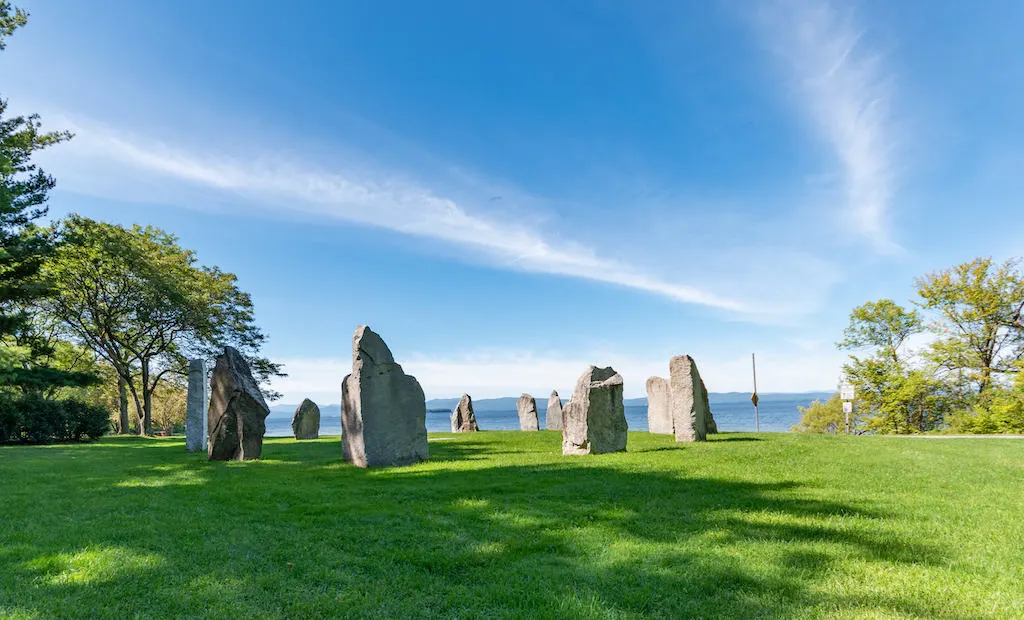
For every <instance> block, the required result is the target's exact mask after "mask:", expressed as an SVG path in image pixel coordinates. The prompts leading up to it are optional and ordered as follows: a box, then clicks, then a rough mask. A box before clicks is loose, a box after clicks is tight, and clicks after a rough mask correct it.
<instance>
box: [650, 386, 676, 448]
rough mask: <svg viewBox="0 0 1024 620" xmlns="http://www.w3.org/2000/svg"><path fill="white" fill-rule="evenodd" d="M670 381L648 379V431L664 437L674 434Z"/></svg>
mask: <svg viewBox="0 0 1024 620" xmlns="http://www.w3.org/2000/svg"><path fill="white" fill-rule="evenodd" d="M668 395H669V389H668V380H667V379H663V378H661V377H650V378H649V379H647V430H648V431H650V432H652V433H659V434H662V435H671V434H672V411H671V410H670V409H669V404H668V401H669V396H668Z"/></svg>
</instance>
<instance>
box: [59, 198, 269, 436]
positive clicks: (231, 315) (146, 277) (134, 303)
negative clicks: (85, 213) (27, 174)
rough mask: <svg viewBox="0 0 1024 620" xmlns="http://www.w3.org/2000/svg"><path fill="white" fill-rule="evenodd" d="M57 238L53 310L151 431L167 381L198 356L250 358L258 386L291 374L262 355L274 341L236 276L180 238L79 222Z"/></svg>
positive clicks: (72, 220)
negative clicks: (267, 341) (109, 372)
mask: <svg viewBox="0 0 1024 620" xmlns="http://www.w3.org/2000/svg"><path fill="white" fill-rule="evenodd" d="M53 234H54V236H55V238H56V240H57V245H56V249H55V250H54V252H53V255H52V256H51V257H50V259H49V260H48V261H47V263H46V265H45V268H44V274H45V275H46V277H47V278H48V279H49V280H50V281H51V282H52V283H53V286H54V288H55V291H56V295H54V296H53V297H52V298H51V299H50V300H49V301H48V302H47V306H46V307H47V310H48V312H49V314H50V315H51V316H53V317H55V318H57V319H58V320H59V321H61V322H62V323H63V325H64V326H65V327H66V330H67V333H68V335H69V336H70V337H72V338H73V339H75V340H76V341H78V342H79V343H81V344H82V345H83V346H86V347H89V348H90V349H92V350H94V351H96V353H97V354H99V355H100V356H101V357H103V359H104V360H105V361H106V362H108V363H109V364H110V365H111V366H112V367H113V368H114V370H115V371H116V372H117V373H118V375H119V376H120V377H121V378H122V379H123V380H124V382H125V383H126V385H127V387H128V390H129V392H130V393H131V395H132V398H133V400H134V401H135V404H136V410H137V412H138V413H139V416H140V419H141V424H140V426H139V428H140V429H141V431H142V432H145V433H149V432H151V431H152V410H153V408H152V396H153V393H154V391H155V390H156V389H157V387H158V385H159V383H160V381H161V380H162V379H163V378H164V377H165V376H166V375H168V374H169V373H177V374H179V375H183V374H185V373H186V372H187V363H188V360H189V359H190V358H197V357H202V358H212V357H213V356H214V355H216V354H217V353H218V352H219V351H220V350H221V349H222V347H223V346H224V345H226V344H231V345H232V346H235V347H236V348H237V349H239V351H241V352H243V354H244V355H246V357H247V359H248V360H249V362H250V365H251V367H252V369H253V373H254V375H255V376H256V378H257V380H258V381H261V382H266V381H267V380H268V379H269V378H270V377H271V376H273V375H279V374H281V372H280V367H279V366H278V365H277V364H274V363H272V362H270V361H269V360H267V359H266V358H262V357H260V356H259V354H258V353H259V350H260V347H261V346H262V344H263V342H264V338H265V337H264V334H263V333H262V331H260V329H259V328H258V327H257V326H256V325H255V323H254V320H253V307H252V300H251V299H250V297H249V295H248V294H247V293H244V292H243V291H241V290H240V289H239V288H238V286H237V278H236V277H235V275H234V274H231V273H228V272H225V271H222V270H220V269H219V268H217V267H206V266H202V265H198V264H197V259H196V257H195V254H194V253H193V252H192V251H191V250H187V249H185V248H182V247H181V245H180V244H179V243H178V240H177V238H176V237H175V236H174V235H171V234H169V233H167V232H165V231H163V230H161V229H159V228H154V227H152V226H145V227H144V226H132V227H131V228H125V227H121V226H117V225H114V224H108V223H105V222H97V221H95V220H91V219H89V218H86V217H81V216H78V215H72V216H70V217H68V218H67V219H66V220H64V221H63V222H61V223H60V224H59V225H58V226H56V227H55V228H54V230H53ZM136 384H137V385H138V388H137V387H136ZM268 396H269V397H270V398H274V397H275V396H276V394H274V393H268Z"/></svg>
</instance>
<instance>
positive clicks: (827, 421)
mask: <svg viewBox="0 0 1024 620" xmlns="http://www.w3.org/2000/svg"><path fill="white" fill-rule="evenodd" d="M797 409H798V410H799V411H800V423H799V424H797V425H795V426H793V428H791V429H790V430H791V431H795V432H797V433H832V434H836V433H842V432H845V431H846V416H845V414H844V413H843V401H841V400H839V394H833V395H832V397H831V398H829V399H828V400H827V401H825V402H821V401H820V400H816V401H814V402H813V403H811V404H810V406H808V407H797Z"/></svg>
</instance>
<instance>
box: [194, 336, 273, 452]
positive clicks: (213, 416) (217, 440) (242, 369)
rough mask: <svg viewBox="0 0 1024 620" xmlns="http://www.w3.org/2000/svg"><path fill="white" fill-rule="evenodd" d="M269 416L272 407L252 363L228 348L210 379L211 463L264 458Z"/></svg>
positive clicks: (225, 348) (225, 349) (220, 356)
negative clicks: (262, 390) (264, 396)
mask: <svg viewBox="0 0 1024 620" xmlns="http://www.w3.org/2000/svg"><path fill="white" fill-rule="evenodd" d="M268 415H270V408H269V407H267V403H266V401H265V400H263V393H262V392H260V388H259V385H258V384H257V383H256V380H255V379H253V377H252V371H250V370H249V364H248V363H247V362H246V361H245V358H244V357H242V354H241V353H239V352H238V351H237V350H236V349H235V348H234V347H224V353H223V354H222V355H218V356H217V364H216V365H215V366H214V367H213V376H212V377H211V378H210V408H209V411H208V415H207V420H208V424H209V428H210V441H209V457H210V460H211V461H232V460H238V461H241V460H247V459H258V458H260V454H261V453H262V452H263V434H264V433H265V432H266V430H267V427H266V419H267V416H268Z"/></svg>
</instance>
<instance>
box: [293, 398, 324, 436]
mask: <svg viewBox="0 0 1024 620" xmlns="http://www.w3.org/2000/svg"><path fill="white" fill-rule="evenodd" d="M292 432H293V433H295V438H296V439H319V438H320V407H317V406H316V403H314V402H313V401H311V400H309V399H308V398H306V399H304V400H303V401H302V404H300V405H299V406H298V407H297V408H296V409H295V415H294V416H292Z"/></svg>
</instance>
